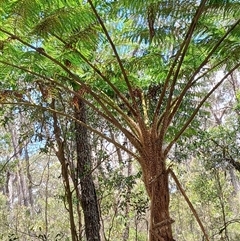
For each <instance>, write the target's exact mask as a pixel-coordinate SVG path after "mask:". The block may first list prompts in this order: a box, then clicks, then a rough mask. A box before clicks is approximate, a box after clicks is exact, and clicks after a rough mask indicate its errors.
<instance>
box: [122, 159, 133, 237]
mask: <svg viewBox="0 0 240 241" xmlns="http://www.w3.org/2000/svg"><path fill="white" fill-rule="evenodd" d="M127 168H128V177H130V176H131V175H132V162H131V161H130V160H129V162H128V167H127ZM131 190H132V188H131V187H130V185H129V186H128V187H127V193H126V206H125V214H124V216H125V219H126V221H125V229H124V231H123V241H127V240H128V238H129V230H130V214H129V213H130V195H131Z"/></svg>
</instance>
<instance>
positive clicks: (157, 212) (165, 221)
mask: <svg viewBox="0 0 240 241" xmlns="http://www.w3.org/2000/svg"><path fill="white" fill-rule="evenodd" d="M147 144H148V145H147V148H144V149H145V152H144V153H143V155H142V160H141V161H140V164H141V166H142V170H143V178H144V183H145V186H146V190H147V192H148V195H149V198H150V226H149V241H174V239H173V236H172V229H171V224H172V223H173V222H174V221H173V220H172V219H171V218H170V214H169V186H168V171H167V169H166V158H165V157H164V156H163V155H162V150H161V149H160V147H156V146H154V145H155V143H154V140H149V142H148V143H147Z"/></svg>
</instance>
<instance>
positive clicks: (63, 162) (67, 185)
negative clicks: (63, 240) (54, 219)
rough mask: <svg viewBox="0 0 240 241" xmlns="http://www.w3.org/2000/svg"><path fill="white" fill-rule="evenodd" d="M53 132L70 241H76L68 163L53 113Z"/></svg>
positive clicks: (53, 101) (53, 104)
mask: <svg viewBox="0 0 240 241" xmlns="http://www.w3.org/2000/svg"><path fill="white" fill-rule="evenodd" d="M51 107H52V108H53V109H55V100H54V99H53V100H52V103H51ZM53 131H54V135H55V138H56V142H57V146H58V149H57V150H55V153H56V156H57V158H58V160H59V161H60V163H61V168H62V177H63V183H64V188H65V192H66V198H67V203H68V212H69V218H70V227H71V238H72V241H77V233H76V226H75V222H74V210H73V202H72V191H71V187H70V182H69V175H68V163H67V160H66V157H65V151H64V143H65V142H64V140H62V139H61V129H60V127H59V125H58V119H57V115H56V113H53Z"/></svg>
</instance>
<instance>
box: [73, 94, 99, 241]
mask: <svg viewBox="0 0 240 241" xmlns="http://www.w3.org/2000/svg"><path fill="white" fill-rule="evenodd" d="M75 118H76V119H77V120H79V121H81V122H83V123H86V119H87V115H86V108H85V104H84V102H82V101H81V100H80V99H78V103H77V105H76V107H75ZM75 129H76V145H77V146H76V148H77V171H78V177H79V179H80V186H81V204H82V209H83V213H84V222H85V233H86V238H87V241H99V240H100V216H99V210H98V201H97V196H96V191H95V185H94V182H93V178H92V175H91V169H92V167H91V150H90V145H89V141H88V133H87V129H86V128H85V127H84V126H82V125H80V124H79V123H77V122H76V123H75Z"/></svg>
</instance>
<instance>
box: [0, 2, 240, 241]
mask: <svg viewBox="0 0 240 241" xmlns="http://www.w3.org/2000/svg"><path fill="white" fill-rule="evenodd" d="M239 5H240V3H239V2H238V1H234V0H232V1H230V0H229V1H216V0H201V1H196V0H190V1H189V0H186V1H185V0H181V1H180V0H179V1H174V2H173V1H156V0H150V1H148V2H147V3H146V2H145V1H136V0H133V1H125V0H124V1H121V2H120V1H97V0H96V1H92V0H88V1H71V0H69V1H66V0H62V1H61V0H59V1H56V0H34V1H32V0H31V1H30V0H27V1H20V0H19V1H14V2H13V1H7V0H5V1H2V8H1V11H2V14H1V16H2V17H1V24H0V37H1V42H0V43H1V44H0V47H1V56H0V63H1V69H2V71H1V78H2V82H3V84H2V86H1V88H2V91H1V103H2V104H8V105H24V106H26V107H27V108H39V109H41V110H42V111H45V112H47V111H50V112H54V113H56V114H58V115H64V116H67V117H68V118H70V119H72V120H74V121H76V122H77V123H79V124H81V125H82V126H84V127H86V128H88V129H89V130H90V131H92V132H94V133H96V134H98V135H99V136H101V137H102V138H104V139H106V140H107V141H109V142H111V143H113V144H114V145H116V146H118V147H119V148H121V149H122V150H124V151H126V152H127V153H129V154H131V155H132V156H133V157H134V158H135V159H136V160H137V161H138V162H139V163H140V166H141V169H142V175H143V181H144V184H145V187H146V190H147V193H148V196H149V198H150V227H149V240H151V241H157V240H158V241H173V240H174V239H173V235H172V229H171V225H172V223H173V222H174V220H172V219H171V217H170V212H169V195H170V192H169V186H168V178H169V174H172V176H173V177H174V179H175V181H176V182H177V184H178V185H179V183H178V181H177V178H176V176H175V175H174V173H173V171H172V170H171V168H170V167H169V166H167V157H168V154H169V151H170V150H171V148H172V147H173V146H174V145H175V143H176V142H177V141H178V139H179V138H180V137H181V136H183V135H186V134H187V135H190V134H191V133H194V132H193V130H194V125H192V123H193V124H194V117H196V115H197V114H198V112H199V111H200V109H201V107H202V106H203V105H204V104H205V102H206V101H207V99H208V98H209V96H210V95H211V94H212V93H213V92H214V91H215V90H216V89H217V88H218V87H219V86H220V85H221V84H222V83H223V82H224V80H225V79H227V78H228V77H229V76H230V75H231V74H232V73H233V72H234V71H236V70H238V69H239V65H240V63H239V58H238V52H239V47H240V46H239V41H238V38H239V33H240V24H239V23H240V19H239V16H240V12H239V9H240V8H239ZM220 68H221V69H222V70H223V71H222V72H223V74H222V75H219V74H218V75H216V74H217V73H218V70H219V69H220ZM209 76H216V82H215V85H210V84H209V83H208V77H209ZM219 76H220V77H219ZM22 82H24V83H27V84H28V86H31V88H27V89H26V88H24V87H22V85H21V83H22ZM39 83H40V85H39ZM40 86H44V87H45V88H44V89H43V88H40ZM34 91H38V92H39V93H40V94H41V95H42V97H44V98H45V99H46V101H45V102H44V104H43V103H42V102H41V99H36V98H35V97H34ZM56 93H57V94H59V93H64V94H66V93H67V94H68V95H69V98H68V103H67V104H68V105H69V106H70V107H71V106H72V112H68V113H66V112H64V110H61V109H59V110H58V109H53V108H51V105H50V100H49V99H51V98H52V96H53V95H55V96H57V95H56ZM76 99H81V100H82V102H84V103H85V105H88V106H89V108H91V109H92V110H93V111H94V112H95V113H96V115H99V116H101V117H102V118H104V119H105V120H106V121H108V122H109V123H111V124H112V125H114V126H115V127H116V128H118V129H119V131H121V132H122V134H123V135H124V136H125V137H126V138H127V139H128V140H129V142H130V143H131V144H132V145H133V146H134V148H135V149H134V150H129V149H128V148H126V146H125V145H124V143H121V142H116V141H115V140H114V139H112V138H111V136H110V135H109V133H107V132H106V133H101V132H99V131H98V129H97V128H94V127H93V126H90V125H88V124H87V123H85V122H84V121H81V120H79V119H76V117H75V115H74V106H75V107H76V106H77V105H78V104H77V103H76ZM189 205H190V206H191V204H190V203H189ZM198 222H199V223H200V225H201V222H200V220H198ZM201 228H202V230H203V232H204V235H205V237H206V239H208V238H207V234H206V233H205V231H204V228H203V226H202V225H201Z"/></svg>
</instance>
